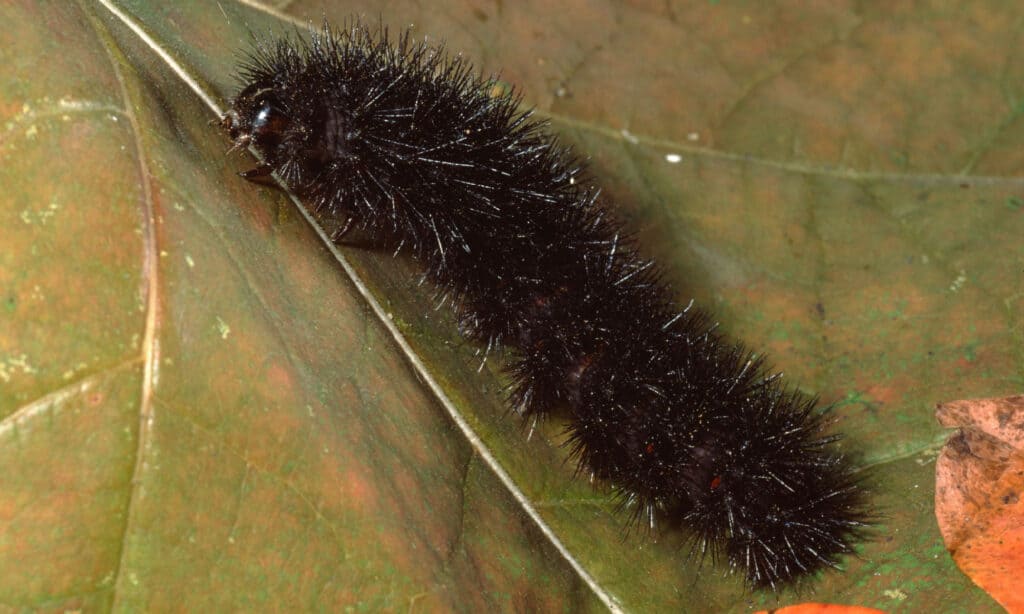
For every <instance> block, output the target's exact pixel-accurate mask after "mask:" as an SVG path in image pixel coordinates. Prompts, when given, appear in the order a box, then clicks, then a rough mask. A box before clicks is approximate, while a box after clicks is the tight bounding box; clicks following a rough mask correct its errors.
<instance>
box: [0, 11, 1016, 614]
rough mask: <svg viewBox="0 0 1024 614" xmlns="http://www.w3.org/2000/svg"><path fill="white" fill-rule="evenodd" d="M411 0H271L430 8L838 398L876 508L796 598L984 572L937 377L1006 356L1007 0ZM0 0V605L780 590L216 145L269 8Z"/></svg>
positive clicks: (553, 598)
mask: <svg viewBox="0 0 1024 614" xmlns="http://www.w3.org/2000/svg"><path fill="white" fill-rule="evenodd" d="M766 4H767V3H766ZM417 6H418V5H414V4H413V3H404V2H392V3H383V4H381V3H369V2H367V3H363V4H359V3H354V2H346V3H344V4H343V6H337V5H335V4H334V3H332V4H331V5H330V6H329V7H326V8H325V7H322V6H320V5H315V4H313V3H294V4H291V5H290V7H289V12H290V14H292V15H293V16H295V17H297V18H298V20H299V22H305V21H306V20H308V19H312V20H315V21H319V20H320V19H321V18H322V17H323V16H324V15H326V16H328V17H330V18H332V19H334V20H335V21H340V20H341V19H343V18H344V17H345V16H348V15H350V14H353V13H360V12H364V13H365V14H367V15H369V16H370V18H371V19H376V18H377V15H378V14H380V15H381V19H382V20H383V21H384V22H385V23H387V24H390V25H391V26H393V27H395V28H398V27H401V26H403V25H405V24H408V23H410V22H415V23H416V24H417V32H419V33H421V34H424V35H426V34H429V35H430V36H431V37H432V38H446V39H447V40H448V43H449V46H450V47H451V48H452V49H456V50H462V51H464V52H465V53H466V54H467V55H468V56H470V57H473V58H479V60H480V63H481V65H482V66H483V67H484V68H486V69H488V70H497V69H503V75H504V78H505V79H506V80H507V81H509V82H511V83H516V84H518V85H521V86H522V88H523V90H524V92H525V95H526V99H527V100H528V101H529V102H531V103H534V104H537V105H538V107H539V109H540V112H541V113H543V114H546V115H549V116H551V117H552V118H553V120H554V129H555V130H556V131H557V132H559V133H560V134H561V135H562V136H563V138H565V139H566V140H567V141H570V142H572V143H574V144H575V145H577V146H578V148H579V149H580V150H581V151H584V152H587V153H588V154H589V155H591V156H592V158H593V162H592V166H593V169H594V172H595V174H597V175H599V176H601V177H602V178H603V179H604V181H605V185H606V186H607V187H608V191H609V192H610V194H611V195H612V197H613V198H614V199H615V200H616V201H617V202H618V203H619V205H620V207H621V209H622V210H623V212H624V213H625V215H626V216H627V217H628V218H629V219H630V220H631V224H632V225H633V227H635V228H637V229H639V231H640V237H641V239H642V240H643V242H644V243H645V245H646V246H647V250H648V251H649V253H651V254H652V255H655V256H657V257H658V259H659V260H660V261H661V262H662V263H664V264H665V266H666V267H667V269H668V272H669V274H670V275H671V276H672V277H673V278H674V279H675V280H676V281H677V282H678V287H679V289H680V295H679V298H680V300H681V301H684V300H688V298H689V297H690V296H694V297H696V298H697V300H698V301H699V302H700V303H702V304H704V305H705V306H707V307H709V308H712V309H713V310H714V311H715V312H716V313H717V314H718V315H719V318H720V320H721V324H722V327H723V328H724V329H725V330H727V331H728V332H729V333H730V334H732V335H733V336H735V337H737V338H740V339H743V340H745V341H747V342H748V343H749V344H750V345H751V346H753V347H758V348H765V349H766V350H767V351H769V353H770V355H771V357H772V360H773V363H774V364H775V365H776V366H777V367H778V368H780V369H782V370H784V371H785V372H786V373H787V377H788V378H789V379H791V381H792V382H794V383H797V382H799V383H800V385H801V386H802V387H804V388H805V389H806V390H807V391H809V392H812V393H817V394H819V395H821V396H822V397H823V398H824V399H825V400H826V401H829V402H837V403H838V408H837V410H836V413H837V415H838V416H840V418H841V420H840V422H841V424H840V426H841V429H842V430H843V431H844V432H846V433H847V434H848V437H847V439H846V440H844V446H845V447H846V448H847V449H849V450H851V451H859V453H860V454H861V455H862V462H863V464H864V465H865V466H870V467H871V468H872V470H873V482H872V483H873V484H874V487H875V491H876V496H875V501H876V502H877V504H878V506H879V508H880V509H881V510H882V511H883V513H884V514H885V519H884V522H883V524H882V525H881V526H880V527H879V528H878V530H877V532H876V535H875V537H876V538H875V540H874V541H873V542H871V543H869V544H867V545H866V546H865V547H864V548H863V551H862V553H861V556H860V557H859V558H858V559H854V560H851V561H850V562H849V565H848V569H847V571H846V572H844V573H836V574H830V575H828V576H826V577H825V578H823V579H822V581H820V582H818V583H816V584H815V586H814V588H815V593H814V598H815V599H816V600H818V601H825V600H828V601H843V602H847V603H857V604H861V605H871V606H875V607H880V608H883V609H888V610H891V609H900V608H906V609H910V610H923V609H926V608H932V609H935V608H936V607H937V606H938V605H939V604H942V609H946V610H948V609H950V608H952V609H962V610H969V611H983V610H989V609H993V608H995V605H994V603H993V602H992V601H991V600H990V599H989V598H988V597H987V596H986V595H984V593H982V592H981V591H979V590H977V589H976V588H974V587H973V585H971V583H970V582H969V580H967V579H966V578H965V577H963V576H962V575H961V574H960V573H959V572H958V571H957V570H956V568H955V566H953V564H952V563H951V562H950V560H949V558H948V556H947V554H946V552H945V550H944V549H943V547H942V542H941V539H940V537H939V533H938V530H937V529H936V526H935V521H934V517H933V511H932V497H933V488H934V485H933V476H932V474H933V471H934V467H933V460H934V457H935V454H936V452H937V445H938V443H939V442H941V440H942V438H943V436H944V433H943V432H942V431H941V429H940V428H939V427H938V425H937V424H935V423H934V421H933V418H932V406H933V404H934V403H935V402H936V401H939V400H943V399H951V398H965V397H970V396H996V395H1000V394H1009V393H1012V392H1015V391H1019V389H1020V388H1021V385H1022V383H1024V378H1022V376H1021V373H1022V365H1021V362H1020V360H1021V359H1020V357H1021V355H1022V352H1021V347H1022V340H1021V327H1020V319H1019V312H1020V305H1019V303H1020V296H1021V281H1020V279H1021V269H1022V266H1024V256H1022V252H1021V250H1020V248H1019V247H1018V240H1019V237H1021V236H1022V231H1024V207H1022V206H1021V203H1022V200H1021V197H1022V196H1024V182H1021V181H1020V180H1017V179H1013V178H1011V177H1010V176H1011V175H1012V174H1013V173H1015V172H1018V171H1019V168H1020V165H1021V159H1020V156H1021V154H1020V153H1019V151H1020V149H1019V148H1017V147H1013V145H1014V144H1015V143H1016V142H1018V141H1019V140H1020V139H1019V138H1015V137H1019V136H1020V135H1021V133H1022V126H1021V122H1020V121H1019V120H1018V115H1019V113H1020V109H1021V106H1020V104H1019V102H1018V99H1019V98H1020V92H1021V85H1019V84H1018V82H1019V81H1020V80H1019V79H1015V75H1020V73H1021V72H1022V68H1021V63H1020V62H1019V61H1015V60H1016V58H1015V57H1014V56H1013V55H1012V54H1011V52H1013V53H1015V51H1013V50H1015V49H1016V48H1017V46H1016V45H1015V44H1011V43H1012V41H1014V40H1015V39H1014V36H1015V30H1014V24H1015V23H1017V19H1018V18H1019V17H1020V15H1016V16H1010V15H1007V13H1010V12H1013V11H1018V12H1020V11H1021V9H1020V8H1019V7H1018V6H1017V5H1016V4H1014V3H999V2H996V1H995V0H989V1H984V2H983V1H979V2H975V3H973V4H971V5H969V6H967V7H962V8H958V9H957V12H956V13H954V14H943V13H941V12H940V11H939V10H938V9H928V8H924V7H919V8H917V9H915V10H914V11H913V12H909V13H906V14H901V13H895V12H894V13H881V12H878V13H876V12H870V11H872V10H873V9H870V8H863V7H861V8H853V7H844V6H833V7H831V8H828V9H827V10H826V9H819V10H810V9H808V8H807V7H805V6H803V3H795V4H794V6H793V7H785V6H778V5H776V4H775V3H772V6H771V8H760V5H759V4H758V5H754V4H753V3H728V2H689V3H686V4H680V5H678V6H670V7H668V8H665V7H663V6H662V5H661V4H660V3H659V4H658V6H657V7H656V8H644V7H643V6H640V5H638V4H637V3H606V4H605V5H602V7H601V8H597V7H594V6H590V5H585V6H579V7H572V8H571V9H569V10H566V7H565V6H564V5H557V4H555V3H550V2H548V3H536V6H529V5H526V4H523V3H516V5H515V6H509V5H508V4H507V3H505V4H498V5H495V7H487V8H479V7H477V8H473V7H469V6H464V5H462V4H460V3H458V2H446V3H444V5H443V6H444V7H445V8H444V9H440V8H439V7H438V6H437V5H436V4H432V5H431V8H430V10H429V11H427V10H426V9H422V8H417ZM115 10H116V13H115V12H114V11H115ZM857 10H861V11H865V12H862V13H860V14H858V13H857V12H856V11H857ZM0 17H2V18H3V19H4V23H5V24H7V26H8V27H7V28H6V29H5V30H4V32H3V34H0V36H3V37H4V39H5V40H4V41H3V44H2V45H0V49H3V50H4V53H5V63H4V79H3V81H2V83H3V91H2V93H0V100H2V101H3V104H2V105H0V113H2V114H3V120H4V124H5V131H4V133H3V140H2V141H0V148H2V149H0V156H2V160H3V164H2V166H0V173H2V185H4V187H5V190H4V193H3V195H2V196H0V216H2V220H0V224H2V226H0V227H2V228H4V229H6V230H5V231H4V232H3V233H2V234H0V246H2V249H0V291H2V292H3V296H2V298H3V304H4V308H3V309H2V310H0V314H2V316H0V317H2V318H3V320H2V322H3V324H2V325H0V420H2V422H0V458H2V462H3V466H4V467H5V469H6V471H5V472H4V473H3V475H2V476H0V493H2V495H3V496H2V497H0V571H2V573H0V602H2V603H4V604H6V605H9V606H11V607H13V608H32V607H39V608H47V609H57V608H62V609H74V608H82V609H86V610H102V609H109V608H111V607H114V608H117V609H124V610H132V611H136V610H143V609H148V610H165V609H185V610H200V609H207V610H209V609H215V610H237V609H241V608H251V609H285V608H309V609H332V610H333V609H341V608H343V607H351V608H352V609H364V610H377V609H413V608H416V609H428V610H438V609H442V610H443V609H463V610H483V609H491V608H516V609H524V610H532V609H543V610H558V609H563V610H581V609H600V608H601V607H602V599H604V600H611V601H613V602H614V603H617V604H620V605H621V606H622V607H624V608H627V609H631V610H664V609H685V608H689V609H695V610H700V611H706V610H709V609H726V608H735V609H740V608H745V607H751V606H754V605H758V604H767V605H776V604H778V603H780V601H779V600H776V599H775V598H774V597H771V596H765V595H761V594H753V595H751V594H748V593H745V592H744V591H743V589H742V587H741V585H740V583H739V581H738V579H736V578H722V577H721V574H720V567H717V566H715V565H713V564H710V563H708V562H705V564H704V566H703V567H701V566H700V564H699V561H695V560H691V559H689V558H688V557H687V556H686V551H685V550H682V549H681V548H680V547H679V545H680V542H681V540H682V536H680V535H677V534H676V533H675V532H673V531H663V532H659V533H660V537H659V539H657V540H656V541H655V540H652V539H651V538H648V537H646V536H644V535H629V536H626V537H623V536H622V531H623V529H622V526H623V523H624V517H623V515H622V514H616V513H615V509H614V504H613V503H612V502H611V501H610V499H609V497H608V496H607V495H606V493H604V492H602V491H601V490H600V489H594V488H592V487H591V485H590V484H588V483H586V481H585V480H573V467H572V466H571V464H567V463H565V462H563V461H564V459H565V451H564V449H562V448H560V447H559V446H558V443H559V441H560V429H559V425H557V424H543V425H540V426H539V427H538V430H537V432H536V433H535V434H534V436H533V437H530V438H527V437H526V431H527V429H526V428H524V427H523V426H522V425H521V424H519V423H518V421H517V420H516V419H514V418H513V417H511V416H509V415H508V414H507V410H506V409H505V407H504V404H503V403H502V401H501V393H500V387H501V386H502V384H503V380H502V377H501V375H500V373H499V372H498V369H497V367H495V362H496V361H491V362H488V363H487V367H486V369H485V370H484V371H485V372H484V373H481V374H477V373H476V370H477V366H478V359H477V358H476V357H475V356H474V351H475V349H476V348H474V347H472V346H471V345H470V344H466V343H464V342H462V341H461V340H459V338H458V337H457V336H456V334H455V332H454V327H453V325H452V323H451V318H450V315H449V314H448V313H447V312H446V311H445V310H435V309H433V304H432V300H431V295H430V289H429V288H427V287H422V286H420V287H416V286H415V285H414V284H413V283H411V282H410V280H414V279H415V274H416V269H415V267H414V266H412V265H411V264H409V263H407V262H403V261H402V260H400V259H399V260H395V259H392V258H390V257H388V255H386V254H381V253H378V252H374V251H372V250H365V249H359V248H354V247H346V248H341V249H340V250H334V249H331V248H329V247H328V246H327V245H325V243H324V242H323V241H322V239H321V237H320V235H318V234H317V233H316V232H315V230H314V229H312V228H311V227H310V226H309V224H307V222H306V221H305V219H303V217H302V216H301V215H300V214H299V213H298V211H297V209H295V208H294V206H293V205H292V203H290V202H289V201H288V200H287V199H286V197H285V196H284V195H282V194H281V193H278V192H272V191H269V190H262V189H258V188H255V187H253V186H252V185H249V184H247V183H246V182H244V181H242V180H240V179H238V178H237V177H235V176H234V172H235V171H238V170H241V169H244V168H248V167H249V166H251V165H252V163H253V162H252V160H251V159H249V158H248V156H247V155H242V156H237V157H232V158H225V156H224V155H223V152H224V151H225V150H226V148H227V146H228V143H227V141H226V139H225V138H224V137H223V136H222V135H220V134H218V132H217V130H216V129H214V128H212V127H211V126H209V125H208V122H209V121H210V120H211V119H213V118H214V111H213V110H212V109H211V107H210V105H207V104H205V103H204V102H203V100H202V99H201V97H200V94H208V95H210V96H211V97H212V103H211V104H212V105H213V106H217V105H221V104H223V100H224V99H225V98H226V97H227V96H229V95H230V94H231V93H232V92H233V90H234V82H233V80H232V77H231V75H232V71H233V65H234V63H235V60H236V57H237V56H236V53H237V50H239V49H242V48H245V47H246V46H247V45H248V44H249V41H250V35H249V31H250V30H256V31H266V30H267V29H268V28H272V29H275V30H277V31H280V30H281V29H282V28H283V27H284V26H283V24H284V21H283V17H282V16H275V15H273V14H270V13H268V12H264V11H261V10H257V9H254V8H250V7H248V6H245V5H241V4H235V3H231V2H218V3H208V2H194V3H186V2H181V3H173V4H172V3H168V4H167V5H165V6H152V5H151V4H150V3H148V2H121V3H117V4H116V6H110V5H107V4H106V3H97V2H91V1H89V0H81V1H80V2H79V3H77V4H70V3H63V2H54V3H42V2H40V3H24V4H11V3H9V4H7V5H4V6H3V7H0ZM126 24H131V25H133V26H134V29H132V28H130V27H128V25H126ZM157 48H159V49H160V50H162V51H163V52H165V53H166V55H165V56H161V55H159V54H158V53H156V52H155V49H157ZM177 66H180V67H181V68H182V71H183V72H181V73H179V72H176V71H175V69H174V68H175V67H177ZM346 267H351V270H352V271H353V272H354V274H355V275H356V276H357V278H358V279H360V280H362V281H361V282H357V283H353V281H352V280H351V279H350V278H349V277H348V275H347V273H346V271H345V269H346ZM364 290H366V291H367V292H368V293H369V296H370V299H371V301H376V302H377V303H378V304H379V305H381V306H382V307H380V313H382V314H386V315H384V316H383V317H381V316H379V315H378V313H377V312H375V311H374V310H373V309H370V308H367V305H368V303H367V300H366V299H365V298H364V297H363V296H362V294H361V292H362V291H364ZM392 328H394V329H397V330H398V331H401V332H402V333H404V337H405V339H407V340H408V344H407V346H403V345H402V344H400V343H397V342H396V341H395V340H394V339H393V338H392V335H391V332H390V330H391V329H392ZM420 364H422V365H425V370H426V373H427V376H429V377H430V378H432V379H425V380H424V381H421V377H420V376H419V375H418V374H417V371H416V369H417V368H418V365H420ZM410 365H412V366H410ZM434 381H436V382H439V383H440V388H441V389H440V390H434V389H433V388H431V385H430V384H432V383H433V382H434ZM449 412H453V413H454V414H455V416H456V417H457V418H458V419H459V420H460V421H461V422H462V423H464V424H465V425H466V427H467V428H468V429H470V430H471V431H472V432H473V433H475V434H476V435H478V436H479V438H480V440H479V442H477V441H475V440H474V439H473V438H471V437H469V436H467V434H466V432H465V431H463V430H462V429H461V428H460V427H459V426H457V424H456V422H455V421H453V419H452V416H450V415H449ZM491 459H493V462H492V460H491ZM506 475H507V476H510V480H511V483H508V482H505V481H504V478H505V476H506ZM534 512H536V513H537V514H538V519H539V521H540V523H538V521H537V520H535V519H534V518H533V517H532V514H533V513H534ZM563 549H564V553H567V554H568V557H567V556H566V555H565V554H563ZM570 558H571V560H572V563H570V562H569V561H570ZM574 565H578V567H577V566H574ZM588 584H590V586H588ZM801 597H804V596H800V597H798V596H795V595H790V594H785V595H783V596H782V598H781V602H791V601H796V600H799V599H800V598H801Z"/></svg>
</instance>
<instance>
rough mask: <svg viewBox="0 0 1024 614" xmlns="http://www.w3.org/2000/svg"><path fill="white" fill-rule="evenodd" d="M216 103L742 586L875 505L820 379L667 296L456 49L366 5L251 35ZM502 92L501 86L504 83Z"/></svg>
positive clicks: (266, 158) (809, 559) (340, 232)
mask: <svg viewBox="0 0 1024 614" xmlns="http://www.w3.org/2000/svg"><path fill="white" fill-rule="evenodd" d="M240 80H241V82H242V87H241V89H240V92H239V93H238V94H237V96H236V97H235V98H234V99H233V101H232V102H231V104H230V107H229V109H228V111H227V112H226V113H225V114H224V116H223V117H222V118H221V122H220V123H221V126H222V128H223V129H224V130H225V131H226V132H227V133H228V135H229V136H230V138H231V139H232V140H233V142H234V147H233V148H232V149H234V148H239V147H243V146H251V147H253V148H255V149H256V150H257V151H258V152H259V153H260V154H261V156H262V157H263V163H261V164H260V165H258V166H257V167H256V168H254V169H252V170H249V171H246V172H244V173H242V176H244V177H246V178H247V179H250V180H253V181H261V182H264V181H267V180H268V179H269V177H270V175H271V174H272V173H276V174H277V176H278V177H280V178H281V180H282V181H283V182H284V183H285V184H286V185H287V186H288V187H289V188H290V189H291V190H292V191H293V192H294V193H295V194H296V195H298V196H299V197H300V198H302V199H303V200H304V201H305V202H306V203H307V204H308V205H309V206H310V207H312V208H313V209H314V210H315V211H316V212H317V213H318V214H319V215H320V216H323V217H329V218H331V219H334V220H336V221H338V224H337V230H336V231H335V232H334V234H333V236H332V238H333V239H335V240H340V239H341V238H342V237H343V236H344V235H345V234H346V233H347V232H348V231H349V230H350V229H352V228H359V229H362V230H363V231H364V232H366V233H368V234H369V235H370V236H371V237H373V238H374V240H375V241H377V242H380V243H381V244H388V245H390V246H392V247H393V248H394V250H395V251H396V252H398V251H404V252H406V253H408V254H411V256H412V257H413V258H414V259H415V260H417V261H418V262H420V263H421V264H422V266H423V267H424V268H425V271H426V275H427V277H428V278H429V279H430V280H431V281H432V282H433V283H434V284H435V285H436V286H437V288H438V289H439V291H440V292H441V294H442V295H443V297H444V300H448V301H450V302H451V303H452V304H454V305H455V306H456V313H457V316H458V321H459V327H460V330H461V331H462V333H463V334H465V335H466V336H468V337H470V338H472V339H474V340H478V341H479V342H480V343H481V344H482V345H483V346H485V347H486V348H487V349H488V350H490V349H491V348H495V347H499V346H500V347H504V348H506V349H508V350H509V355H510V359H509V363H508V366H507V370H508V373H509V376H510V379H511V385H510V392H509V397H510V403H511V404H512V405H513V407H514V408H515V409H516V411H517V412H518V413H520V414H521V415H523V416H526V417H531V418H536V417H543V416H545V415H547V414H550V413H551V412H554V411H559V412H564V415H566V416H567V418H568V424H569V426H568V429H569V439H568V441H569V442H570V443H569V445H570V448H571V455H572V457H573V458H575V459H576V461H577V462H578V467H579V471H580V472H583V473H586V474H590V475H593V476H594V477H596V478H599V479H600V480H603V481H605V482H607V483H610V484H611V485H613V487H614V490H615V492H616V493H617V495H618V496H619V497H621V498H622V500H623V501H624V502H625V503H626V504H628V505H629V506H630V507H631V508H632V510H633V514H634V518H640V517H647V518H650V519H651V520H653V519H654V518H655V517H656V516H664V517H666V518H667V519H669V520H671V521H673V522H675V523H678V524H680V525H682V526H684V527H685V528H686V529H687V530H688V532H689V533H690V534H691V535H692V540H693V541H692V543H693V546H694V548H695V550H696V551H698V552H700V553H703V554H710V555H711V556H712V557H716V558H718V557H724V558H725V559H726V561H727V563H728V565H729V566H730V567H731V568H732V569H734V570H737V571H740V572H742V573H743V574H744V576H745V578H746V581H747V582H748V584H749V585H751V586H752V587H755V588H768V589H775V590H777V589H779V588H781V587H782V586H785V585H789V584H793V583H795V582H799V581H800V580H802V579H804V578H807V577H809V576H812V575H814V574H815V573H817V572H818V571H820V570H822V569H825V568H830V567H837V566H838V564H839V560H840V557H841V556H842V555H844V554H846V553H849V552H852V548H853V545H854V544H855V543H856V542H857V541H858V540H859V539H861V538H862V537H863V533H864V530H865V528H866V527H867V526H868V524H869V520H870V518H871V514H870V511H869V509H868V507H867V503H866V492H865V489H864V488H863V486H862V485H861V482H860V480H859V479H858V474H857V473H856V472H855V471H854V470H853V468H852V466H851V463H850V462H849V461H848V460H847V459H846V458H845V457H844V456H843V455H842V454H840V453H839V452H838V450H837V449H836V447H835V446H834V442H835V440H836V439H837V436H836V435H832V434H829V433H828V432H827V427H828V423H829V420H827V419H826V417H825V413H824V412H822V411H820V410H819V409H818V408H817V406H816V401H815V400H814V399H811V398H809V397H806V396H804V395H802V394H800V393H799V392H796V391H795V390H793V389H791V388H788V387H786V386H784V385H783V384H782V382H781V381H780V377H779V376H778V375H777V374H772V373H770V372H769V371H768V369H767V368H766V367H765V363H764V359H763V358H762V357H760V356H755V355H754V354H752V353H750V352H749V351H748V350H747V349H745V348H744V347H743V346H742V345H741V344H738V343H735V342H732V341H730V340H728V339H727V338H726V337H725V336H723V335H722V334H721V333H720V332H719V331H718V330H717V328H716V327H715V326H714V325H713V322H712V320H711V319H710V318H709V317H708V315H706V313H705V312H704V311H702V310H700V309H698V308H696V307H694V306H693V304H692V303H690V304H688V305H684V304H682V303H679V302H677V300H676V299H675V292H673V291H672V289H671V288H669V287H668V285H667V284H666V283H665V282H664V281H663V276H662V274H661V270H660V269H659V267H658V266H657V265H656V264H654V263H653V262H652V261H651V260H648V259H645V258H643V257H642V256H641V255H640V253H639V251H638V247H637V245H636V244H635V242H634V240H633V239H632V238H630V236H629V235H628V233H627V232H626V231H625V230H624V228H623V226H622V225H621V223H619V222H618V221H616V219H615V218H614V216H613V214H612V213H611V210H610V209H609V208H608V205H607V204H606V203H605V201H604V199H603V198H601V197H600V196H599V190H598V188H597V187H596V186H595V185H594V181H593V180H592V179H591V177H590V176H589V175H588V174H587V171H586V169H585V167H584V165H583V164H582V163H581V162H580V161H579V160H577V158H576V157H575V156H574V155H573V153H572V152H571V150H570V149H569V148H567V147H565V146H563V145H561V144H560V143H559V142H558V141H557V140H556V139H555V138H554V137H553V136H552V135H551V134H550V133H549V131H548V127H547V125H546V123H544V122H542V121H538V120H536V119H534V118H533V116H532V113H531V112H530V111H523V110H520V97H519V95H518V94H516V93H514V92H507V91H506V92H502V91H500V88H498V87H497V86H498V83H497V81H496V80H495V79H494V78H490V77H484V76H478V75H477V74H476V73H475V72H474V71H473V69H472V67H471V66H470V64H469V63H468V62H466V61H464V60H463V59H462V58H461V57H450V56H447V55H446V54H445V52H444V50H443V49H442V48H440V47H433V46H430V45H428V44H427V43H425V42H417V41H415V40H413V38H412V37H411V35H410V34H409V32H404V33H402V34H401V35H400V36H398V37H397V38H395V39H392V38H391V37H389V35H388V33H387V31H386V29H384V28H379V29H370V28H368V27H366V26H364V25H362V24H360V23H358V22H354V23H352V24H349V25H347V26H346V27H345V28H343V29H341V30H334V29H332V28H331V27H330V26H327V25H325V26H324V28H323V29H321V30H314V31H311V32H310V34H309V36H308V37H300V36H296V37H287V36H285V37H282V38H278V39H274V40H271V39H266V40H258V41H257V42H256V44H255V46H254V48H253V50H252V51H251V52H250V53H249V54H248V56H247V58H246V59H245V60H244V61H243V64H242V65H241V68H240ZM496 92H497V93H496Z"/></svg>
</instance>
